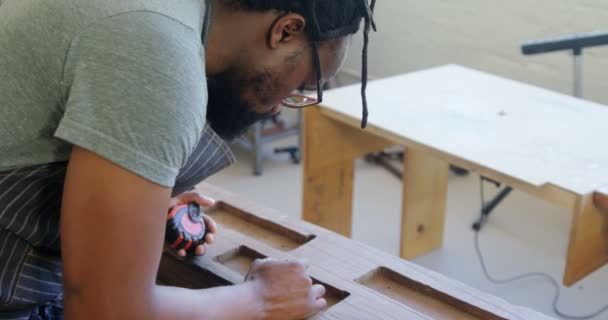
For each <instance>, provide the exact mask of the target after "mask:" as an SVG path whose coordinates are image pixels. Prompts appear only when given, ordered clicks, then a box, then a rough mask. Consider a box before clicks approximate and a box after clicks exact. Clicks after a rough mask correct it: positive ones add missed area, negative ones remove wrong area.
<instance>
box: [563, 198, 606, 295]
mask: <svg viewBox="0 0 608 320" xmlns="http://www.w3.org/2000/svg"><path fill="white" fill-rule="evenodd" d="M607 262H608V217H607V213H606V212H604V213H601V212H600V210H599V209H597V208H596V207H595V206H594V204H593V196H591V195H589V196H585V197H579V199H577V201H576V202H575V206H574V209H573V219H572V227H571V230H570V244H569V246H568V256H567V258H566V270H565V272H564V285H565V286H572V285H573V284H575V283H576V282H578V281H579V280H581V279H583V278H584V277H586V276H587V275H589V274H590V273H592V272H593V271H595V270H596V269H598V268H600V267H602V266H603V265H604V264H606V263H607Z"/></svg>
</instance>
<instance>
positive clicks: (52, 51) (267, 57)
mask: <svg viewBox="0 0 608 320" xmlns="http://www.w3.org/2000/svg"><path fill="white" fill-rule="evenodd" d="M372 10H373V5H372V6H371V7H370V6H369V5H368V3H367V0H331V1H328V0H325V1H321V0H319V1H313V0H303V1H297V0H267V1H264V0H259V1H256V0H215V1H212V0H208V1H204V0H180V1H168V0H103V1H102V0H62V1H38V0H0V52H1V55H0V75H2V81H1V82H0V136H1V137H2V139H1V140H0V318H2V319H61V318H63V317H65V318H66V319H188V320H191V319H301V318H304V317H306V316H309V315H311V314H314V313H316V312H318V311H320V310H321V309H323V308H324V307H325V305H326V302H325V300H324V299H323V295H324V292H325V289H324V288H323V287H322V286H319V285H312V281H311V279H310V278H309V277H308V276H307V275H306V273H305V270H304V268H303V267H302V265H300V264H298V263H296V262H278V261H271V260H264V261H256V262H255V263H254V265H253V267H252V269H251V270H250V272H249V276H248V277H247V279H246V281H245V283H243V284H241V285H235V286H231V287H223V288H215V289H210V290H186V289H180V288H170V287H163V286H159V285H156V283H155V277H156V272H157V269H158V265H159V260H160V256H161V252H162V247H163V241H164V225H165V221H166V214H167V210H168V208H169V207H172V206H174V205H176V204H179V203H188V202H197V203H199V204H201V205H203V206H208V205H211V204H212V203H213V201H212V200H210V199H206V198H205V197H203V196H201V195H198V194H196V193H192V192H189V190H191V189H192V187H193V186H194V185H196V184H198V183H199V182H200V181H202V180H203V179H204V178H205V177H207V176H209V175H210V174H212V173H214V172H217V171H218V170H220V169H221V168H223V167H225V166H227V165H229V164H230V163H231V162H233V157H232V154H231V153H230V150H229V149H228V148H227V147H226V145H225V142H224V140H230V139H232V138H234V137H236V136H238V135H239V134H241V133H242V132H243V131H244V130H245V129H246V128H247V127H248V126H249V125H251V124H252V123H254V122H255V121H257V120H259V119H261V118H263V117H265V116H268V115H269V114H273V113H276V112H279V111H280V106H281V105H285V106H289V107H305V106H308V105H312V104H314V103H316V102H317V99H321V98H322V94H321V87H322V85H323V83H324V82H325V81H326V80H327V79H329V78H331V77H333V76H334V75H335V74H336V72H337V71H338V69H339V68H340V67H341V65H342V63H343V61H344V59H345V56H346V50H347V47H348V44H349V42H350V36H351V35H352V34H353V33H355V32H357V30H358V28H359V24H360V22H361V20H364V21H365V31H366V32H365V37H366V43H367V32H368V31H369V29H370V28H371V26H373V21H372ZM201 35H202V37H201ZM366 47H367V45H366ZM364 58H365V52H364ZM364 66H365V59H364ZM365 72H366V68H365V67H364V74H365ZM365 80H366V79H365V77H364V83H365ZM207 86H208V88H207ZM296 89H313V90H318V97H317V98H316V99H315V98H306V97H302V96H298V95H294V94H292V92H293V91H294V90H296ZM207 92H208V94H207ZM362 92H363V93H364V92H365V90H363V91H362ZM364 102H365V99H364ZM277 106H279V107H277ZM364 118H365V115H364ZM363 125H364V123H363ZM172 197H173V198H172ZM206 222H207V224H208V225H209V229H210V231H211V234H210V235H209V236H208V237H207V239H206V240H207V242H208V243H211V242H213V233H214V231H215V223H214V222H213V221H212V220H211V219H209V218H208V217H207V218H206ZM195 251H196V254H198V255H201V254H203V253H204V248H203V247H202V246H201V247H198V248H196V250H195ZM177 254H178V255H181V256H184V255H185V254H186V253H185V251H183V250H182V251H180V252H178V253H177Z"/></svg>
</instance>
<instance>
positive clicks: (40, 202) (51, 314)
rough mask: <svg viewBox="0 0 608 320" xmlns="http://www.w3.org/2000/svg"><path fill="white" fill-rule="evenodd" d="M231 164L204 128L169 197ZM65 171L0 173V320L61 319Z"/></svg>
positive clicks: (41, 168) (51, 167) (61, 166)
mask: <svg viewBox="0 0 608 320" xmlns="http://www.w3.org/2000/svg"><path fill="white" fill-rule="evenodd" d="M234 162H235V158H234V155H233V154H232V152H231V150H230V148H229V147H228V146H227V144H226V143H225V142H224V141H223V140H222V139H221V138H220V137H219V136H218V135H217V134H216V133H215V132H214V131H213V130H212V129H211V127H209V126H206V127H205V129H204V131H203V135H202V137H201V140H200V141H199V144H198V145H197V147H196V148H195V150H194V151H193V152H192V154H191V155H190V157H189V159H188V161H187V162H186V164H185V165H184V167H183V168H182V169H181V170H180V172H179V174H178V176H177V178H176V182H175V187H174V188H173V196H176V195H178V194H181V193H183V192H185V191H188V190H190V189H192V188H194V186H196V185H197V184H199V183H200V182H201V181H203V180H204V179H205V178H207V177H208V176H210V175H212V174H214V173H216V172H218V171H220V170H221V169H223V168H225V167H227V166H229V165H231V164H232V163H234ZM66 168H67V162H63V163H51V164H45V165H38V166H33V167H27V168H19V169H15V170H11V171H7V172H0V319H23V320H26V319H36V320H38V319H62V318H63V316H62V313H63V312H62V279H63V274H62V265H61V258H60V238H59V214H60V206H61V196H62V191H63V183H64V178H65V173H66ZM159 250H160V249H159Z"/></svg>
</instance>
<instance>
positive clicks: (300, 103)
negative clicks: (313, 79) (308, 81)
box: [281, 42, 323, 108]
mask: <svg viewBox="0 0 608 320" xmlns="http://www.w3.org/2000/svg"><path fill="white" fill-rule="evenodd" d="M312 64H313V66H314V68H315V74H316V76H317V96H316V97H313V96H310V95H302V94H295V93H294V94H290V95H288V96H287V97H285V98H283V100H281V104H282V105H284V106H286V107H288V108H305V107H310V106H314V105H317V104H320V103H321V102H323V86H322V85H321V62H320V60H319V50H318V45H317V43H316V42H312Z"/></svg>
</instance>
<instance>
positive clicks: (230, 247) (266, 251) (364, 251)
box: [158, 185, 551, 320]
mask: <svg viewBox="0 0 608 320" xmlns="http://www.w3.org/2000/svg"><path fill="white" fill-rule="evenodd" d="M199 191H200V192H202V193H203V194H205V195H207V196H210V197H212V198H214V199H216V200H217V201H218V204H217V206H216V207H215V208H213V209H210V210H207V214H209V215H210V216H212V217H213V218H214V219H215V220H216V221H217V223H218V232H217V234H216V243H215V244H214V245H212V246H208V247H207V253H206V254H205V256H204V257H197V258H193V259H191V260H178V259H176V258H174V257H173V256H171V255H170V254H165V255H164V257H163V260H162V262H161V267H160V270H159V277H158V279H159V282H160V283H163V284H169V285H176V286H181V287H187V288H208V287H213V286H219V285H230V284H235V283H240V282H242V281H243V279H244V276H245V274H246V272H247V270H248V269H249V266H250V264H251V263H252V262H253V260H254V259H257V258H265V257H271V258H275V259H280V260H283V259H299V260H301V261H305V263H306V264H307V265H308V266H309V267H308V270H307V271H308V273H309V274H310V276H311V277H312V278H313V279H314V282H316V283H322V284H324V285H325V286H326V288H327V294H326V300H327V301H328V307H327V308H326V309H325V310H323V311H322V312H321V313H319V314H317V315H316V316H314V317H313V318H312V319H333V320H359V319H361V320H372V319H382V320H389V319H390V320H404V319H407V320H431V319H435V320H454V319H459V320H473V319H483V320H493V319H512V320H550V319H551V318H550V317H548V316H545V315H542V314H540V313H538V312H535V311H532V310H530V309H526V308H522V307H518V306H513V305H511V304H509V303H507V302H505V301H504V300H501V299H498V298H496V297H493V296H491V295H488V294H485V293H482V292H480V291H478V290H476V289H473V288H470V287H468V286H466V285H464V284H462V283H460V282H458V281H455V280H451V279H448V278H447V277H445V276H442V275H440V274H438V273H435V272H433V271H430V270H427V269H424V268H422V267H420V266H417V265H414V264H413V263H410V262H407V261H405V260H402V259H399V258H397V257H395V256H391V255H388V254H386V253H382V252H380V251H379V250H376V249H373V248H371V247H368V246H366V245H364V244H362V243H359V242H356V241H353V240H350V239H348V238H345V237H343V236H340V235H338V234H336V233H333V232H331V231H328V230H325V229H322V228H320V227H318V226H315V225H313V224H310V223H306V222H303V221H299V220H291V219H288V218H287V215H286V214H282V213H280V212H277V211H274V210H271V209H268V208H265V207H261V206H259V205H256V204H254V203H252V202H250V201H248V200H244V199H243V198H241V197H238V196H235V195H233V194H230V193H228V192H226V191H223V190H220V189H218V188H215V187H213V186H211V185H201V186H200V187H199Z"/></svg>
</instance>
